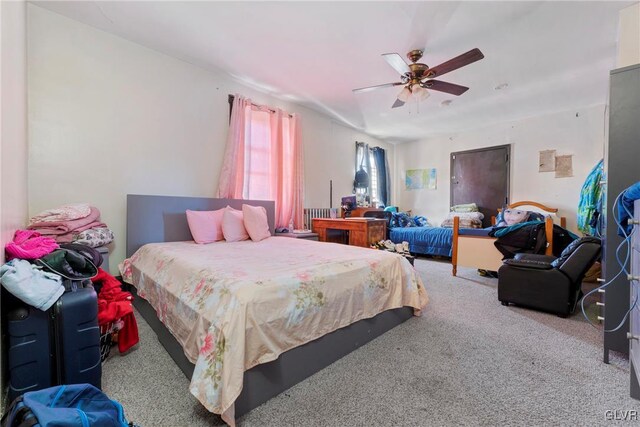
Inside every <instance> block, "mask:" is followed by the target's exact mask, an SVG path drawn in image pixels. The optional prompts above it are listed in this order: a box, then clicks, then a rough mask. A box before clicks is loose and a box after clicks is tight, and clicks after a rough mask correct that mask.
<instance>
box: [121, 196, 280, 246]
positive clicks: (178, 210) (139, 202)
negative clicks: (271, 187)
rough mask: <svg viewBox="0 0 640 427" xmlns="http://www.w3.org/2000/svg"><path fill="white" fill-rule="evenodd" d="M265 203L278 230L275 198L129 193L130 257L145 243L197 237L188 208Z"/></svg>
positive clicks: (199, 209) (235, 207)
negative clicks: (189, 222) (191, 224)
mask: <svg viewBox="0 0 640 427" xmlns="http://www.w3.org/2000/svg"><path fill="white" fill-rule="evenodd" d="M243 204H247V205H253V206H264V208H265V209H266V210H267V219H268V221H269V230H270V231H271V234H272V235H273V234H274V233H275V203H274V202H273V201H271V200H242V199H214V198H207V197H176V196H146V195H138V194H128V195H127V257H130V256H131V255H133V253H134V252H135V251H137V250H138V248H140V246H142V245H146V244H147V243H159V242H181V241H187V240H193V237H191V232H190V231H189V225H188V224H187V215H186V213H185V212H186V210H187V209H189V210H194V211H211V210H216V209H221V208H224V207H225V206H231V207H232V208H234V209H242V205H243Z"/></svg>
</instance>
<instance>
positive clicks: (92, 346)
mask: <svg viewBox="0 0 640 427" xmlns="http://www.w3.org/2000/svg"><path fill="white" fill-rule="evenodd" d="M7 295H9V297H8V298H7V300H5V301H7V303H8V304H7V305H5V307H7V308H8V313H7V333H8V338H9V352H8V365H9V401H13V399H15V398H16V397H17V396H20V395H22V394H23V393H25V392H28V391H35V390H40V389H43V388H47V387H51V386H55V385H60V384H78V383H88V384H92V385H94V386H96V387H97V388H101V377H102V365H101V363H100V329H99V327H98V302H97V296H96V292H95V290H94V289H93V287H91V286H89V287H86V288H79V289H77V290H76V291H74V292H65V293H64V294H62V296H61V297H60V299H59V300H58V301H57V302H56V303H55V304H54V305H53V306H52V307H51V308H50V309H49V310H47V311H46V312H45V311H41V310H38V309H37V308H34V307H31V306H29V305H26V304H24V303H23V302H22V301H20V300H18V299H17V298H15V297H13V296H10V294H9V293H8V292H6V293H5V295H3V296H7Z"/></svg>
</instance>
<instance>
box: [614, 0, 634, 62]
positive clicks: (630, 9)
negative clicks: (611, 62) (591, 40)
mask: <svg viewBox="0 0 640 427" xmlns="http://www.w3.org/2000/svg"><path fill="white" fill-rule="evenodd" d="M619 27H620V28H619V33H618V61H617V66H618V68H622V67H627V66H629V65H634V64H638V63H640V3H636V4H632V5H631V6H627V7H625V8H624V9H622V10H621V11H620V21H619Z"/></svg>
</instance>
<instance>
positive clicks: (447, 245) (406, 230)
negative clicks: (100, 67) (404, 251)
mask: <svg viewBox="0 0 640 427" xmlns="http://www.w3.org/2000/svg"><path fill="white" fill-rule="evenodd" d="M452 239H453V229H452V228H442V227H395V228H392V229H391V230H390V231H389V240H391V241H392V242H394V243H401V242H403V241H406V242H409V251H411V253H417V254H423V255H439V256H449V257H450V256H451V241H452Z"/></svg>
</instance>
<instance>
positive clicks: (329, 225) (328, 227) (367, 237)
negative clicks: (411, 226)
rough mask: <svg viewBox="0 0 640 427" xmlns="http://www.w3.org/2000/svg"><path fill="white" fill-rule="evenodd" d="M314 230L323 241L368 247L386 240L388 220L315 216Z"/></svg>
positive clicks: (313, 221) (313, 220)
mask: <svg viewBox="0 0 640 427" xmlns="http://www.w3.org/2000/svg"><path fill="white" fill-rule="evenodd" d="M312 223H313V232H314V233H318V239H319V240H320V241H321V242H334V243H347V244H349V245H352V246H362V247H363V248H368V247H369V246H370V245H371V244H372V243H375V242H379V241H380V240H384V238H385V233H386V230H387V220H386V219H378V218H354V219H342V218H313V219H312Z"/></svg>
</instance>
